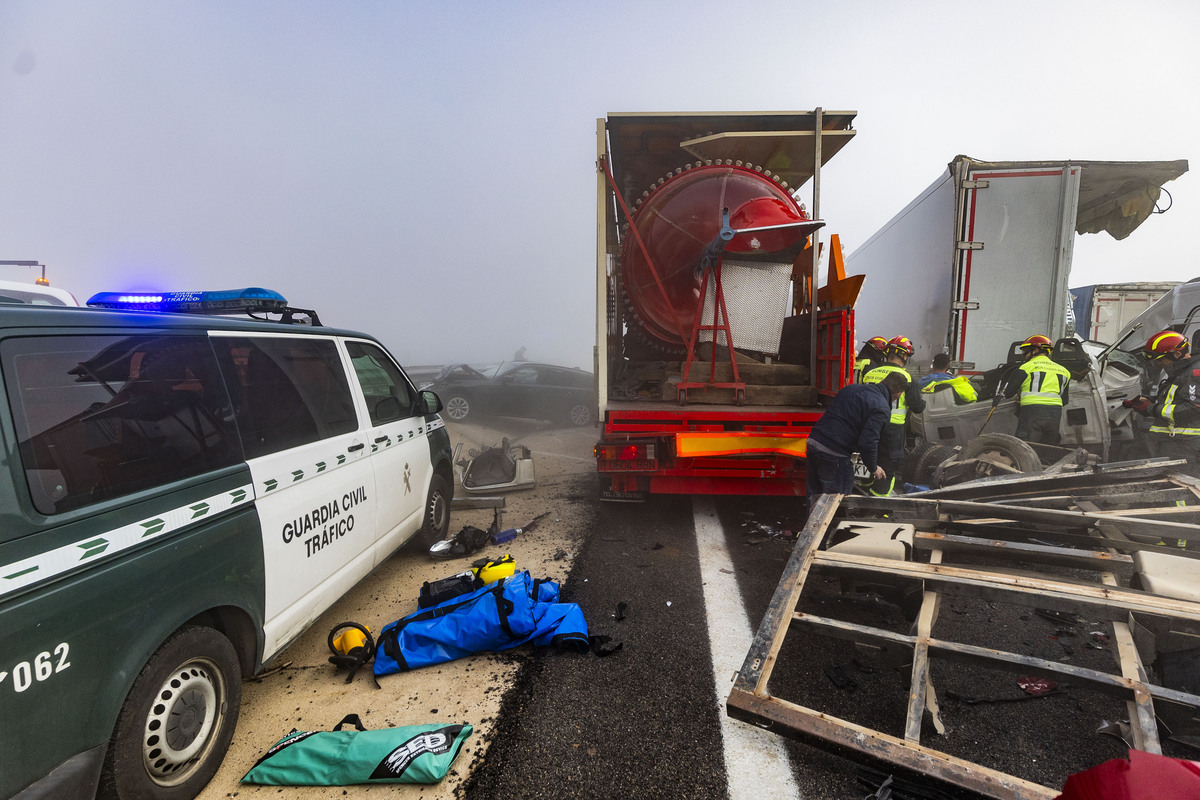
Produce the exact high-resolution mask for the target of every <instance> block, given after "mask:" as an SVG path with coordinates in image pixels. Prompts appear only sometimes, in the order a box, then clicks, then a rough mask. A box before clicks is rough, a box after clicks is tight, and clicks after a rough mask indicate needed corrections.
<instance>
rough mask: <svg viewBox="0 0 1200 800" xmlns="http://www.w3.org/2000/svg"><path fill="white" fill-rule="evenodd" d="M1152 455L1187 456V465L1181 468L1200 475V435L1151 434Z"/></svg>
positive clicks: (1194, 474)
mask: <svg viewBox="0 0 1200 800" xmlns="http://www.w3.org/2000/svg"><path fill="white" fill-rule="evenodd" d="M1149 444H1150V455H1152V456H1161V457H1163V458H1171V459H1175V458H1186V459H1187V462H1188V463H1187V466H1186V467H1184V468H1183V469H1181V470H1179V471H1180V472H1184V473H1187V474H1188V475H1191V476H1193V477H1200V436H1186V435H1183V434H1178V435H1176V436H1168V435H1167V434H1165V433H1152V434H1150V442H1149Z"/></svg>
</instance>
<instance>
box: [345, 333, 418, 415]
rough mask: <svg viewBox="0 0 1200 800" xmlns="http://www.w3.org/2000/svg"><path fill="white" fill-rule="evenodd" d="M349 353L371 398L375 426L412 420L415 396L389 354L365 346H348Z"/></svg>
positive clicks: (369, 401) (365, 392) (350, 343)
mask: <svg viewBox="0 0 1200 800" xmlns="http://www.w3.org/2000/svg"><path fill="white" fill-rule="evenodd" d="M346 349H347V350H348V351H349V353H350V360H351V362H353V364H354V371H355V373H357V374H358V383H359V385H361V386H362V390H363V395H364V396H365V397H366V398H367V408H368V409H369V410H370V412H371V424H372V425H382V424H384V423H385V422H395V421H396V420H398V419H404V418H405V417H410V416H412V415H413V413H414V410H413V399H414V397H415V393H414V392H413V390H412V389H411V387H409V385H408V381H407V380H406V379H405V378H404V373H402V372H401V371H400V368H399V367H397V366H396V365H395V363H393V361H392V359H391V358H389V357H388V354H387V353H386V352H384V351H383V349H382V348H380V347H376V346H375V345H373V344H367V343H365V342H346Z"/></svg>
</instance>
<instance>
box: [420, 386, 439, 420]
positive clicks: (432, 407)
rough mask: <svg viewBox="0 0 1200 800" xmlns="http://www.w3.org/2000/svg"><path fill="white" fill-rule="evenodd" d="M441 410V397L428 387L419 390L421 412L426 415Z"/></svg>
mask: <svg viewBox="0 0 1200 800" xmlns="http://www.w3.org/2000/svg"><path fill="white" fill-rule="evenodd" d="M441 410H442V399H441V398H440V397H438V396H437V392H431V391H429V390H428V389H426V390H425V391H423V392H421V413H422V414H424V415H426V416H428V415H429V414H436V413H438V412H439V411H441Z"/></svg>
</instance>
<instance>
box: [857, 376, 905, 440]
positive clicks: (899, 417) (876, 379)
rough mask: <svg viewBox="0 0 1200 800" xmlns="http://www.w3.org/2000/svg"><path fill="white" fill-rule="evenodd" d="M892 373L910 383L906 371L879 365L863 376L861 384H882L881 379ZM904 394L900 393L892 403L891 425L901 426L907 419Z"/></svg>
mask: <svg viewBox="0 0 1200 800" xmlns="http://www.w3.org/2000/svg"><path fill="white" fill-rule="evenodd" d="M892 372H899V373H900V374H901V375H903V376H904V377H905V378H906V379H907V380H908V381H909V382H910V383H911V382H912V378H911V377H909V374H908V371H907V370H905V369H904V368H903V367H897V366H896V365H895V364H880V365H879V366H878V367H876V368H875V369H873V370H871V371H870V372H868V373H867V374H866V375H863V378H862V382H863V383H882V382H883V379H884V378H886V377H887V376H888V374H890V373H892ZM905 394H906V392H901V393H900V396H899V397H897V398H896V400H895V402H893V403H892V416H891V419H890V420H889V422H891V423H892V424H893V425H903V424H904V421H905V420H906V419H908V403H907V402H906V401H905V399H904V395H905Z"/></svg>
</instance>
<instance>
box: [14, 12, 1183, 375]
mask: <svg viewBox="0 0 1200 800" xmlns="http://www.w3.org/2000/svg"><path fill="white" fill-rule="evenodd" d="M1198 33H1200V4H1197V3H1195V2H1185V1H1183V0H1181V1H1180V2H1161V1H1160V2H1154V1H1153V0H1152V1H1151V2H1141V3H1137V4H1133V5H1131V4H1129V3H1115V2H1091V3H1081V2H1070V3H1068V2H1024V1H1022V0H1018V1H1016V2H1006V3H987V4H984V3H962V2H882V1H881V2H862V1H858V2H854V1H852V2H841V3H836V4H834V3H829V4H822V3H810V2H801V1H800V0H787V2H756V3H749V4H733V3H728V2H720V3H718V2H708V0H699V1H698V2H690V3H686V4H680V3H655V2H646V1H645V0H643V1H642V2H625V1H624V0H618V1H617V2H602V3H583V2H516V3H496V2H450V1H448V0H442V2H401V1H400V0H397V1H396V2H361V1H355V0H344V1H343V2H300V1H298V0H288V1H287V2H282V1H281V2H261V1H255V0H236V1H234V0H206V1H205V2H190V3H188V2H136V1H134V0H121V1H119V2H118V1H115V0H114V1H113V2H105V1H104V0H76V1H72V0H62V1H60V2H56V1H55V0H29V2H25V1H24V0H0V259H36V260H39V261H41V262H42V263H43V264H46V265H47V274H48V276H49V277H50V279H51V282H52V284H53V285H55V286H58V287H61V288H64V289H68V290H69V291H71V292H73V293H74V294H75V295H76V296H77V297H79V298H80V299H81V300H85V299H86V298H87V297H89V296H91V295H92V294H93V293H95V292H98V291H103V290H183V289H225V288H234V287H245V286H263V287H267V288H271V289H275V290H277V291H279V292H281V293H282V294H284V295H285V296H286V297H287V298H288V300H289V301H291V303H292V304H293V305H296V306H300V307H307V308H316V309H317V310H318V311H319V312H320V314H321V318H322V320H323V321H324V322H325V323H326V324H328V325H337V326H340V327H348V328H355V329H360V330H364V331H367V332H370V333H373V334H375V335H376V336H378V337H379V338H380V339H381V340H382V341H383V342H384V343H385V344H386V345H387V346H388V347H389V348H390V349H391V350H392V351H393V352H394V353H395V354H396V355H397V357H398V358H400V359H401V361H402V362H403V363H406V364H409V365H418V364H438V363H448V362H453V361H460V360H474V361H498V360H502V359H510V358H512V357H513V354H514V352H515V351H516V350H517V349H518V348H520V347H525V348H527V356H528V358H530V359H532V360H542V361H552V362H558V363H563V364H566V365H570V366H584V367H590V366H591V363H592V343H593V332H594V327H595V310H594V309H595V300H594V295H595V288H594V287H595V275H594V262H595V256H594V254H595V246H596V245H595V240H596V231H595V219H596V212H595V197H596V178H595V146H596V143H595V126H596V118H597V117H602V116H604V115H605V114H607V113H608V112H615V111H622V112H631V111H646V112H655V111H757V110H811V109H813V108H816V107H818V106H821V107H823V108H825V109H828V110H856V111H857V112H858V118H857V120H856V122H855V128H856V129H857V131H858V135H857V136H856V137H855V139H854V141H852V142H851V143H850V144H849V145H847V147H846V148H845V149H844V150H842V151H841V152H840V153H839V154H838V155H837V156H836V157H835V158H834V159H832V160H831V161H830V162H829V164H828V165H827V166H826V167H825V169H824V170H823V172H822V203H821V216H822V218H824V219H825V220H826V221H827V222H828V227H827V228H826V233H825V234H823V238H826V239H827V238H828V234H829V233H838V234H840V236H841V240H842V244H843V248H844V250H845V251H846V252H851V251H853V250H854V248H855V247H857V246H858V245H859V244H861V243H863V242H865V241H866V239H867V238H868V237H870V235H871V234H872V233H874V232H875V231H876V230H877V229H878V228H880V227H881V226H882V225H883V224H884V223H885V222H887V221H888V220H889V219H890V218H891V217H892V216H893V215H894V214H895V213H896V212H898V211H899V210H900V209H902V208H903V207H904V206H905V205H906V204H907V203H908V202H909V201H910V200H912V199H913V198H914V197H916V196H917V195H918V194H919V193H920V192H921V191H923V190H924V189H925V188H926V187H927V186H928V185H929V184H930V183H932V182H933V181H934V180H935V179H936V178H937V177H938V176H939V174H941V172H942V171H943V170H944V169H945V166H946V164H947V163H948V162H949V161H950V160H951V159H952V158H953V157H954V156H955V155H957V154H960V153H961V154H965V155H969V156H973V157H975V158H980V159H984V160H1014V159H1037V160H1049V159H1081V160H1082V159H1089V160H1170V159H1179V158H1190V159H1192V169H1193V173H1194V172H1195V170H1197V169H1200V162H1197V161H1196V159H1197V158H1200V152H1197V150H1198V148H1197V144H1198V143H1200V104H1198V103H1197V102H1196V99H1195V91H1196V86H1197V85H1198V83H1200V55H1198V53H1200V48H1198V47H1197V45H1196V35H1197V34H1198ZM681 166H682V163H681ZM1193 173H1189V174H1187V175H1185V176H1183V177H1182V178H1181V179H1179V180H1177V181H1174V182H1172V183H1169V184H1167V186H1166V188H1167V189H1168V190H1169V191H1170V193H1171V194H1172V195H1173V197H1174V207H1173V208H1172V209H1171V210H1170V211H1169V212H1168V213H1166V214H1164V215H1161V216H1153V217H1151V218H1150V219H1149V220H1147V221H1146V222H1145V223H1144V224H1143V225H1142V227H1140V228H1139V229H1138V230H1137V231H1135V232H1134V233H1133V234H1132V235H1131V236H1130V237H1129V238H1128V239H1126V240H1125V241H1123V242H1114V241H1113V240H1112V239H1111V238H1110V237H1108V235H1107V234H1099V235H1088V236H1083V237H1079V238H1078V239H1077V241H1076V249H1075V258H1074V270H1073V273H1072V280H1071V285H1072V286H1079V285H1086V284H1091V283H1102V282H1121V281H1132V280H1139V281H1140V280H1156V281H1157V280H1186V279H1189V278H1192V277H1196V276H1197V275H1200V265H1197V264H1196V263H1195V257H1194V252H1195V246H1194V243H1193V241H1191V240H1190V239H1189V238H1188V234H1189V233H1192V232H1194V231H1196V230H1197V229H1200V181H1198V180H1197V179H1196V178H1195V177H1194V174H1193ZM809 191H810V187H808V186H806V187H804V188H803V190H802V192H801V199H802V200H804V201H805V202H810V200H809V199H808V193H809ZM1169 202H1170V201H1169V200H1168V199H1167V198H1166V197H1165V196H1164V198H1163V200H1162V201H1161V203H1160V205H1164V206H1165V205H1166V204H1167V203H1169ZM0 277H3V278H9V279H14V278H15V279H29V280H32V278H33V277H35V275H34V274H33V273H32V271H29V270H23V269H20V268H14V267H3V268H0ZM868 280H869V277H868ZM920 291H921V287H920V285H919V284H915V285H914V286H913V292H914V293H919V292H920ZM1014 291H1015V292H1018V291H1019V287H1014ZM897 301H898V302H903V299H901V298H898V300H897ZM1018 301H1019V297H1018V296H1017V294H1014V302H1018ZM863 322H866V321H863Z"/></svg>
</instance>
